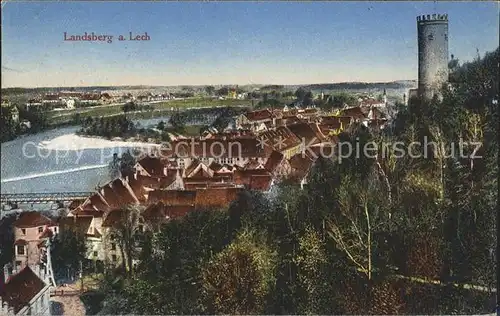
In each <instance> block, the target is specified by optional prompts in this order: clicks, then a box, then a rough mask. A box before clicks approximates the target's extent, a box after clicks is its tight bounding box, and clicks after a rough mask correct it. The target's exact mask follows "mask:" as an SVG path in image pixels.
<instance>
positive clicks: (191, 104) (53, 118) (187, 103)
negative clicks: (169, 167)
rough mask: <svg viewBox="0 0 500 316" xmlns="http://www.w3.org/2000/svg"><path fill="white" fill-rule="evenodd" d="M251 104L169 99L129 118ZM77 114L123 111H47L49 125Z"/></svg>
mask: <svg viewBox="0 0 500 316" xmlns="http://www.w3.org/2000/svg"><path fill="white" fill-rule="evenodd" d="M236 105H239V106H251V105H252V101H251V100H233V99H230V100H212V99H203V98H196V99H185V100H169V101H164V102H160V103H154V104H151V106H152V107H153V109H154V110H153V111H151V110H147V111H135V112H130V113H129V114H128V116H129V117H130V118H153V117H160V116H164V115H167V114H168V113H169V112H170V111H171V110H172V108H173V110H174V111H177V110H182V109H187V108H197V107H216V106H236ZM77 113H78V114H79V115H80V118H86V117H100V116H111V115H119V114H121V113H123V111H122V105H111V106H101V107H95V108H80V109H73V110H62V111H53V112H50V113H49V121H50V124H51V125H60V124H65V123H68V122H70V121H71V120H72V119H73V117H74V115H75V114H77Z"/></svg>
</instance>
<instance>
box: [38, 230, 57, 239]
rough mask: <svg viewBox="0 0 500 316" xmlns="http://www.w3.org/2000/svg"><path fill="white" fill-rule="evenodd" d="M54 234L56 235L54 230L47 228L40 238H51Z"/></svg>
mask: <svg viewBox="0 0 500 316" xmlns="http://www.w3.org/2000/svg"><path fill="white" fill-rule="evenodd" d="M53 235H54V233H53V232H52V230H50V229H49V228H45V230H44V231H43V232H42V234H41V235H40V236H39V237H38V238H40V239H42V238H50V237H52V236H53Z"/></svg>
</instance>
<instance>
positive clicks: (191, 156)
mask: <svg viewBox="0 0 500 316" xmlns="http://www.w3.org/2000/svg"><path fill="white" fill-rule="evenodd" d="M74 96H75V94H73V93H70V94H68V95H65V97H74ZM364 101H365V102H362V103H361V105H359V106H356V107H351V108H343V109H338V110H337V111H335V112H331V113H330V112H329V113H327V112H324V111H321V110H319V109H315V108H306V109H296V108H289V107H287V108H284V109H262V110H258V111H251V112H247V113H245V114H242V115H240V116H238V117H237V119H236V126H235V129H231V130H227V131H223V132H218V131H216V130H207V131H206V132H204V133H203V134H202V135H201V136H198V137H194V138H192V139H187V138H183V137H179V138H177V139H176V140H174V141H172V142H171V143H170V144H169V146H168V147H164V148H162V149H161V150H159V151H157V152H155V153H153V154H149V155H145V156H144V157H141V158H139V159H138V160H137V162H136V164H135V166H134V171H133V172H132V173H129V174H122V175H120V176H119V177H118V178H116V179H112V180H111V181H110V182H108V183H106V184H105V185H103V186H100V187H98V188H97V189H96V191H95V192H94V194H92V195H91V196H89V197H88V198H87V199H85V200H84V201H79V202H78V203H73V204H72V205H71V206H70V210H69V214H68V216H67V217H65V218H62V219H61V220H60V221H59V223H57V224H56V223H53V222H52V221H51V220H49V219H48V218H45V217H43V216H41V215H40V214H37V213H32V212H28V213H26V215H24V216H22V217H20V218H19V220H18V221H16V223H15V225H14V226H15V229H16V233H15V234H16V241H15V245H14V246H15V247H16V248H15V250H16V258H15V264H16V267H17V268H19V269H21V268H22V267H25V266H28V265H32V264H34V263H37V262H39V261H40V255H41V254H42V253H43V246H44V240H45V239H46V238H50V236H52V235H54V234H57V233H58V232H59V229H60V230H61V231H65V230H72V231H75V232H78V233H79V234H80V235H81V236H83V237H84V238H85V240H86V244H87V253H86V258H87V259H88V260H92V261H95V262H101V263H103V265H104V266H107V267H116V266H119V265H121V264H123V262H124V258H123V253H124V252H123V251H122V249H121V248H120V242H119V240H117V238H116V236H115V232H116V231H117V229H119V228H120V227H123V225H125V224H126V223H128V221H130V218H128V217H127V216H128V215H127V214H129V211H128V210H133V211H131V212H135V213H136V214H137V220H136V223H137V225H139V226H140V231H145V230H156V229H158V227H159V225H161V223H165V222H168V221H170V220H172V219H175V218H178V217H182V216H184V215H186V214H187V213H189V212H192V211H194V210H207V209H224V208H227V207H229V206H230V204H231V203H232V202H233V201H234V200H235V199H237V197H238V195H239V193H240V192H242V191H244V190H257V191H261V192H263V193H264V194H269V193H270V192H271V191H272V188H273V187H274V186H275V185H276V184H277V183H279V182H280V181H283V180H289V181H292V182H295V183H297V184H299V185H300V186H301V187H302V188H304V187H305V186H306V185H307V179H308V175H309V173H310V171H311V168H312V166H313V165H314V162H315V161H316V159H317V158H318V157H319V156H320V155H326V156H325V157H333V154H334V147H335V145H336V143H337V142H338V141H339V140H338V135H339V134H340V133H342V132H343V131H345V130H346V129H348V128H349V126H351V125H352V124H355V123H360V124H363V125H365V126H366V127H368V128H374V129H376V130H380V129H381V128H383V126H384V123H385V121H386V117H385V116H384V115H385V114H384V107H382V106H378V104H375V103H374V102H366V100H364ZM135 213H134V214H135Z"/></svg>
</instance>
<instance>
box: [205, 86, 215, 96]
mask: <svg viewBox="0 0 500 316" xmlns="http://www.w3.org/2000/svg"><path fill="white" fill-rule="evenodd" d="M205 92H206V94H207V95H208V96H212V95H214V92H215V88H214V86H206V87H205Z"/></svg>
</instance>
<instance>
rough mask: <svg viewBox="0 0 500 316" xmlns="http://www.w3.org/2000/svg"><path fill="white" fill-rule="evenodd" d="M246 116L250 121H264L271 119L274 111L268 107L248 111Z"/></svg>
mask: <svg viewBox="0 0 500 316" xmlns="http://www.w3.org/2000/svg"><path fill="white" fill-rule="evenodd" d="M245 116H246V118H247V119H248V120H249V121H262V120H270V119H272V117H273V113H271V111H269V110H268V109H264V110H259V111H252V112H247V113H246V114H245Z"/></svg>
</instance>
